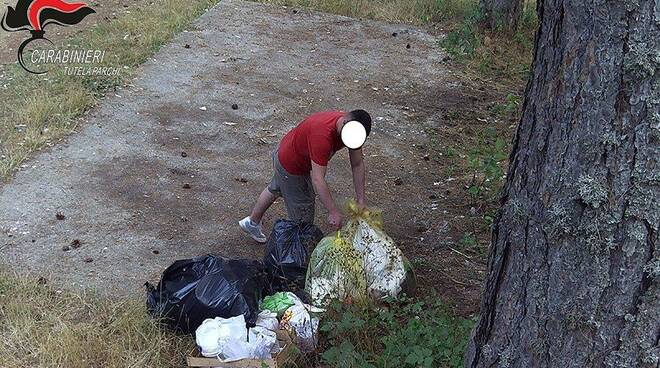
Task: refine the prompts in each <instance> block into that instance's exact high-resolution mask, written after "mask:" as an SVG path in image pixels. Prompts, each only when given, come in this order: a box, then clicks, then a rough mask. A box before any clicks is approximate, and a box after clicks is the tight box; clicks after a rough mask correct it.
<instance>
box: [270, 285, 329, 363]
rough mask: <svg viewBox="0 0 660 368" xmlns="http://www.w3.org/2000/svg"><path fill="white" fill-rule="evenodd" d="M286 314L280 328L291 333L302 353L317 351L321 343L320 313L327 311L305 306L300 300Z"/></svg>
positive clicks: (296, 300)
mask: <svg viewBox="0 0 660 368" xmlns="http://www.w3.org/2000/svg"><path fill="white" fill-rule="evenodd" d="M294 302H295V304H294V305H293V306H291V307H290V308H289V309H287V310H286V311H285V312H284V315H283V316H282V320H281V321H280V327H281V328H282V329H284V330H286V331H288V332H289V334H290V335H291V337H292V338H293V341H294V343H295V344H296V346H298V348H300V350H301V351H304V352H310V351H313V350H314V349H316V345H317V344H318V341H319V335H318V331H319V322H320V320H319V317H318V314H319V313H323V312H325V309H321V308H316V307H314V306H311V305H307V304H304V303H303V302H302V301H301V300H300V299H298V298H296V299H295V300H294Z"/></svg>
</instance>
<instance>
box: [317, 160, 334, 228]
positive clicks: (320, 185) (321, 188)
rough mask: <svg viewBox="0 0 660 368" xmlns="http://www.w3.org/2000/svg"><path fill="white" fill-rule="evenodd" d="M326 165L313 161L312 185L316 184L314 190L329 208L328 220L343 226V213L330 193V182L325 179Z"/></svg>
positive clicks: (331, 223)
mask: <svg viewBox="0 0 660 368" xmlns="http://www.w3.org/2000/svg"><path fill="white" fill-rule="evenodd" d="M326 169H327V167H326V166H321V165H318V164H316V163H315V162H314V161H312V173H311V174H310V176H311V178H312V185H313V186H314V191H316V194H317V195H318V196H319V198H320V199H321V203H323V206H325V208H326V209H327V210H328V213H329V215H328V222H329V223H330V225H332V226H335V227H337V228H338V227H340V226H341V213H340V212H339V210H338V209H337V205H336V204H335V200H334V199H333V198H332V194H331V193H330V188H328V183H327V182H326V181H325V173H326Z"/></svg>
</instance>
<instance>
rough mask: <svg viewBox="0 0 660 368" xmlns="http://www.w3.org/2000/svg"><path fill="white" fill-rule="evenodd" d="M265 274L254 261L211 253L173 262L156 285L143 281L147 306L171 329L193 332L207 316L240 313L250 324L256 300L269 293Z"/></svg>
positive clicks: (257, 306)
mask: <svg viewBox="0 0 660 368" xmlns="http://www.w3.org/2000/svg"><path fill="white" fill-rule="evenodd" d="M267 275H268V273H267V271H266V268H265V267H264V266H263V264H262V263H261V262H259V261H255V260H247V259H225V258H222V257H216V256H212V255H207V256H202V257H196V258H193V259H184V260H179V261H176V262H174V263H173V264H172V265H171V266H169V267H168V268H167V269H166V270H165V272H163V275H162V277H161V280H160V282H159V283H158V286H156V287H154V286H153V285H151V284H149V283H146V284H145V286H146V287H147V309H148V310H149V312H151V313H152V314H154V315H155V316H157V317H160V318H163V319H164V321H165V322H166V323H168V324H169V325H170V326H171V327H172V328H174V329H176V330H180V331H182V332H185V333H193V332H195V330H196V329H197V327H199V325H201V324H202V321H204V320H205V319H207V318H215V317H222V318H229V317H235V316H238V315H241V314H243V315H244V316H245V320H246V321H247V322H248V323H254V322H255V321H256V319H257V314H259V301H260V300H261V299H263V297H264V296H266V295H268V294H269V293H270V291H271V290H270V289H269V288H268V286H267V285H268V276H267Z"/></svg>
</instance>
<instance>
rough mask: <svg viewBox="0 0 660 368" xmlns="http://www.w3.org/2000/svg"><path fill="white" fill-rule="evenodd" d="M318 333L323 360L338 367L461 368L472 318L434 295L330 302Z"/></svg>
mask: <svg viewBox="0 0 660 368" xmlns="http://www.w3.org/2000/svg"><path fill="white" fill-rule="evenodd" d="M328 317H329V318H326V320H325V321H323V322H322V325H321V332H322V333H323V335H324V337H325V338H326V339H327V340H328V342H329V343H330V345H331V346H330V347H329V348H328V349H327V350H325V351H324V352H323V353H322V354H321V359H322V361H323V363H324V364H327V365H329V366H331V367H338V368H379V367H400V368H406V367H410V368H417V367H428V368H432V367H461V366H462V364H463V352H464V350H465V346H466V344H467V340H468V337H469V333H470V330H471V328H472V324H473V322H472V321H470V320H466V319H463V318H460V317H456V316H453V315H452V314H451V313H450V312H448V311H447V309H446V307H445V306H444V305H443V304H442V302H441V301H440V300H439V299H438V298H437V297H430V298H428V299H426V300H423V301H420V300H417V301H414V300H411V299H407V298H402V299H401V300H398V301H390V302H389V303H387V304H386V305H385V306H382V307H380V308H373V307H372V308H359V307H356V306H354V305H341V304H333V305H332V306H331V308H330V311H329V313H328Z"/></svg>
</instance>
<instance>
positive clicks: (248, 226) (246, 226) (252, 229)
mask: <svg viewBox="0 0 660 368" xmlns="http://www.w3.org/2000/svg"><path fill="white" fill-rule="evenodd" d="M238 226H240V227H241V229H243V231H245V232H246V233H247V234H248V235H250V236H251V237H252V239H254V240H255V241H257V242H259V243H265V242H266V240H267V239H266V235H264V233H263V232H262V231H261V224H255V223H254V222H252V219H250V216H248V217H246V218H244V219H242V220H241V221H239V222H238Z"/></svg>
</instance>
